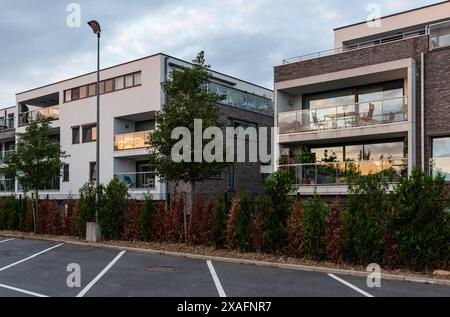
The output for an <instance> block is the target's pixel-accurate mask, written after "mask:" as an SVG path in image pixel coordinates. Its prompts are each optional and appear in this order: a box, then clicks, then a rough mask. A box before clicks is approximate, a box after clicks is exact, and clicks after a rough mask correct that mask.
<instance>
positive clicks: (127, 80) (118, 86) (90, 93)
mask: <svg viewBox="0 0 450 317" xmlns="http://www.w3.org/2000/svg"><path fill="white" fill-rule="evenodd" d="M141 84H142V72H136V73H133V74H129V75H126V76H119V77H116V78H111V79H107V80H103V81H101V82H100V83H99V85H100V89H99V90H100V91H99V92H100V94H105V93H109V92H113V91H116V90H122V89H125V88H131V87H134V86H139V85H141ZM96 95H97V83H92V84H89V85H85V86H81V87H77V88H73V89H68V90H66V91H64V102H70V101H75V100H79V99H84V98H88V97H94V96H96Z"/></svg>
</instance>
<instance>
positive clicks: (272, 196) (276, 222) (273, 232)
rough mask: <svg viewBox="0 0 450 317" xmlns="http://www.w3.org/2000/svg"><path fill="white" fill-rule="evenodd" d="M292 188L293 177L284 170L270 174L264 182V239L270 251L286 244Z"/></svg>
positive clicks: (293, 185)
mask: <svg viewBox="0 0 450 317" xmlns="http://www.w3.org/2000/svg"><path fill="white" fill-rule="evenodd" d="M294 190H295V184H294V178H293V177H292V175H291V174H290V173H289V172H287V171H285V170H279V171H277V172H276V173H274V174H272V175H271V176H270V177H269V178H267V179H266V181H265V183H264V195H265V203H266V215H265V219H264V227H265V233H264V240H265V245H266V247H267V248H268V250H269V251H271V252H279V251H282V250H283V249H284V248H285V247H286V246H287V234H288V233H287V219H288V217H289V215H290V214H291V210H292V201H293V200H292V197H291V196H290V194H292V192H293V191H294Z"/></svg>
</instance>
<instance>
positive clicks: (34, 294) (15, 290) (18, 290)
mask: <svg viewBox="0 0 450 317" xmlns="http://www.w3.org/2000/svg"><path fill="white" fill-rule="evenodd" d="M0 287H1V288H6V289H9V290H11V291H14V292H18V293H23V294H27V295H31V296H35V297H48V296H47V295H42V294H38V293H35V292H30V291H27V290H24V289H20V288H17V287H12V286H9V285H4V284H0Z"/></svg>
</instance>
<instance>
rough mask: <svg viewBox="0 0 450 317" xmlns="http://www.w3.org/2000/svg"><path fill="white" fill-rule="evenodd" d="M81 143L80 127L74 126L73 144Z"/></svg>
mask: <svg viewBox="0 0 450 317" xmlns="http://www.w3.org/2000/svg"><path fill="white" fill-rule="evenodd" d="M79 143H80V127H73V128H72V144H79Z"/></svg>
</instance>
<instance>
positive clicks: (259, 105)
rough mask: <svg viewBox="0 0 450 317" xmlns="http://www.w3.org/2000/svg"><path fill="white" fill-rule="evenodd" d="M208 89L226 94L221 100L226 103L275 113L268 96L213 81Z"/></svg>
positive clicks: (271, 113)
mask: <svg viewBox="0 0 450 317" xmlns="http://www.w3.org/2000/svg"><path fill="white" fill-rule="evenodd" d="M208 91H209V92H211V93H215V94H218V95H224V96H225V97H226V98H225V100H223V101H222V102H221V103H222V104H224V105H227V106H232V107H236V108H241V109H245V110H250V111H256V112H261V113H264V114H270V115H273V101H272V99H270V98H268V97H262V96H257V95H253V94H250V93H246V92H244V91H240V90H237V89H233V88H230V87H226V86H222V85H220V84H217V83H213V82H210V83H209V84H208Z"/></svg>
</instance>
